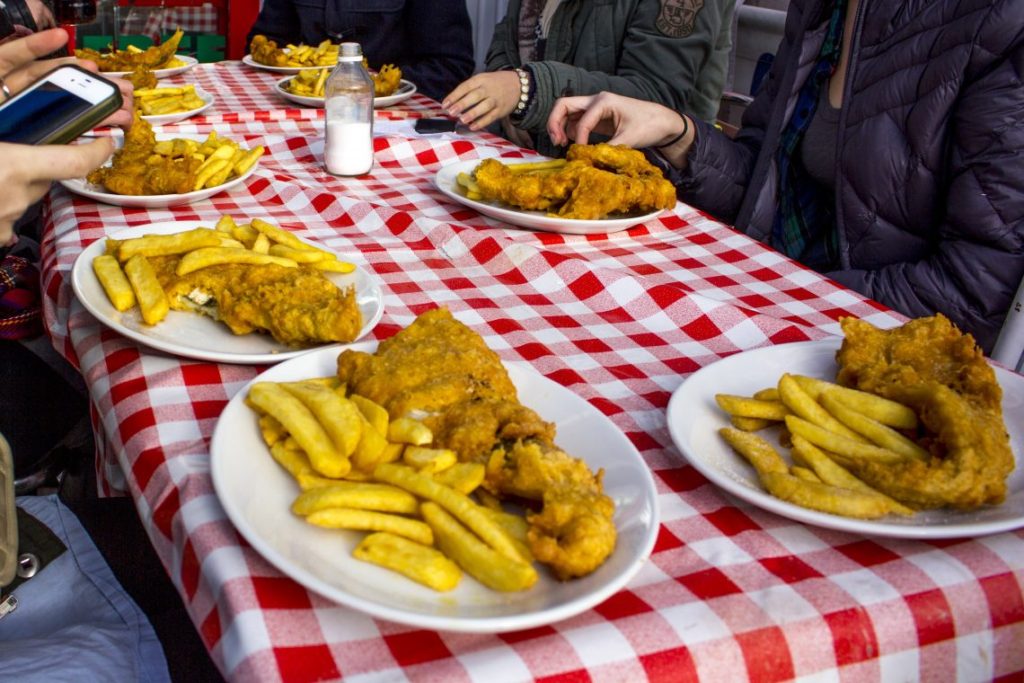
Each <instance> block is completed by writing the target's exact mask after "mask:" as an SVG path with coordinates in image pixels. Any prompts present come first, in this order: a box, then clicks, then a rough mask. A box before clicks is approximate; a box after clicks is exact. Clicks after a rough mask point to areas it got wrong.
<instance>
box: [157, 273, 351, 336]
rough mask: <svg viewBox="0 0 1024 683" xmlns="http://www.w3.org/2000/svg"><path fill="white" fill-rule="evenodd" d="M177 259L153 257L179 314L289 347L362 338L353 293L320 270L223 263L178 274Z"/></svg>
mask: <svg viewBox="0 0 1024 683" xmlns="http://www.w3.org/2000/svg"><path fill="white" fill-rule="evenodd" d="M179 260H180V257H179V256H158V257H151V258H150V263H152V265H153V268H154V270H155V271H156V274H157V279H159V280H160V284H161V285H163V288H164V290H165V291H166V292H167V298H168V299H169V300H170V304H171V308H173V309H175V310H179V311H193V312H198V313H202V314H204V315H209V316H210V317H212V318H214V319H215V320H220V321H221V322H223V323H224V324H225V325H227V326H228V328H229V329H230V330H231V331H232V332H233V333H234V334H249V333H250V332H267V333H269V334H270V335H272V336H273V337H274V339H276V340H277V341H279V342H281V343H282V344H289V345H291V346H302V345H307V344H314V343H323V342H350V341H353V340H354V339H355V338H356V337H358V336H359V330H360V329H361V328H362V324H363V323H362V315H361V313H360V311H359V306H358V305H357V303H356V295H355V291H354V289H353V288H351V287H350V288H348V289H345V290H342V289H338V287H337V286H336V285H335V284H334V283H333V282H331V281H330V280H328V279H327V278H326V277H324V275H323V274H322V273H321V272H320V271H318V270H313V269H311V268H302V267H299V268H284V267H282V266H278V265H273V264H270V265H250V264H224V265H218V266H210V267H208V268H202V269H200V270H197V271H194V272H192V273H189V274H188V275H185V276H178V275H176V274H175V272H174V271H175V268H176V267H177V265H178V261H179Z"/></svg>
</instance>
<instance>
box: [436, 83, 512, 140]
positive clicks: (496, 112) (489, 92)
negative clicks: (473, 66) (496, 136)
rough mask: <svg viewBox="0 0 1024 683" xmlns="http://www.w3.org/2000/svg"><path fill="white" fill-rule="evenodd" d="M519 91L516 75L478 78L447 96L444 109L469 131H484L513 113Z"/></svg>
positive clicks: (443, 103) (443, 105)
mask: <svg viewBox="0 0 1024 683" xmlns="http://www.w3.org/2000/svg"><path fill="white" fill-rule="evenodd" d="M519 88H520V84H519V76H518V75H517V74H516V72H515V71H491V72H488V73H482V74H477V75H476V76H473V77H471V78H469V79H467V80H465V81H463V82H462V83H460V84H459V85H458V86H456V88H455V90H452V91H451V92H450V93H448V96H447V97H445V98H444V101H443V102H442V103H441V106H442V107H443V108H444V110H445V112H447V113H448V115H449V116H452V117H454V118H457V119H458V120H459V121H460V122H462V123H464V124H466V125H467V126H469V129H470V130H481V129H483V128H486V127H487V126H489V125H491V124H492V123H494V122H495V121H497V120H498V119H501V118H504V117H506V116H508V115H509V114H511V113H512V111H513V110H514V109H515V108H516V105H517V104H519Z"/></svg>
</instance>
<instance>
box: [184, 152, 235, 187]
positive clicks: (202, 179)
mask: <svg viewBox="0 0 1024 683" xmlns="http://www.w3.org/2000/svg"><path fill="white" fill-rule="evenodd" d="M208 161H209V160H208ZM228 167H229V166H228V161H227V159H214V160H213V161H211V162H210V163H209V164H208V165H206V164H204V165H203V166H202V167H200V168H199V170H198V171H196V180H195V182H194V183H192V189H193V190H201V189H203V188H204V187H206V183H207V181H209V180H210V178H212V177H213V176H214V175H216V174H217V173H218V172H220V171H222V170H224V169H225V168H228Z"/></svg>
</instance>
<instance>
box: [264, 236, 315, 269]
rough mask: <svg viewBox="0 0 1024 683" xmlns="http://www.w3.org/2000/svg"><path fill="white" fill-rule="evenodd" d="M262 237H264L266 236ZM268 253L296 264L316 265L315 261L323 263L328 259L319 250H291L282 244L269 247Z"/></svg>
mask: <svg viewBox="0 0 1024 683" xmlns="http://www.w3.org/2000/svg"><path fill="white" fill-rule="evenodd" d="M261 235H262V233H261ZM262 236H263V237H266V235H262ZM268 253H269V254H272V255H273V256H282V257H284V258H290V259H291V260H293V261H295V262H296V263H316V262H317V261H323V260H325V259H328V258H329V257H328V254H327V252H325V251H321V250H319V249H292V248H291V247H286V246H285V245H283V244H272V245H270V248H269V251H268Z"/></svg>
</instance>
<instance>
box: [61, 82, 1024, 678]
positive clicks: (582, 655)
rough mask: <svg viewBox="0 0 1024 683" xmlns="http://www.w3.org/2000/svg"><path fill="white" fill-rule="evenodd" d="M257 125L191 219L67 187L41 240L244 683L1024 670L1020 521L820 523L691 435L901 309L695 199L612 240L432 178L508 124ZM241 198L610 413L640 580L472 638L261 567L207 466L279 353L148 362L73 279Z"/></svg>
mask: <svg viewBox="0 0 1024 683" xmlns="http://www.w3.org/2000/svg"><path fill="white" fill-rule="evenodd" d="M244 69H245V67H242V66H239V65H232V64H229V65H225V66H220V67H215V68H213V69H212V73H215V74H218V78H220V79H221V82H231V81H232V79H238V81H243V80H245V79H248V78H250V76H251V75H250V74H247V73H246V72H245V71H242V70H244ZM203 73H210V72H208V71H203V72H200V74H203ZM246 97H255V96H253V95H250V94H247V95H246ZM226 99H227V98H225V100H226ZM249 101H250V102H253V101H254V100H249ZM272 104H274V105H276V106H278V107H280V106H281V104H280V103H277V102H274V103H272ZM249 113H250V114H252V117H251V118H249V119H246V120H241V119H239V120H238V121H237V122H230V120H229V119H228V118H222V119H220V120H219V122H216V123H213V124H212V125H214V126H215V127H216V128H217V129H218V130H219V131H221V132H225V131H230V132H231V134H232V135H234V136H236V137H244V138H245V139H246V140H248V141H250V142H256V141H260V142H262V144H265V145H266V146H267V148H268V156H267V157H265V158H264V160H263V163H262V164H261V166H260V168H259V169H258V170H257V171H256V173H255V174H254V175H253V176H252V177H251V178H250V179H249V180H248V181H247V182H246V183H245V185H244V186H242V187H239V188H237V189H235V190H233V191H231V192H228V193H226V194H223V195H220V196H217V197H214V198H213V199H212V200H209V201H207V202H203V203H199V204H194V205H191V206H187V207H179V208H175V209H170V210H144V209H120V208H118V207H112V206H106V205H99V204H95V203H92V202H90V201H85V200H83V199H80V198H77V197H73V196H71V195H69V194H67V193H66V192H64V191H63V190H61V189H55V190H54V191H53V192H52V193H51V199H50V202H49V205H48V208H47V213H46V218H47V231H46V238H45V241H44V245H43V248H44V269H43V270H44V290H45V292H46V304H45V316H46V323H47V326H48V328H49V329H50V332H51V334H52V335H53V337H54V341H55V344H56V346H57V347H58V349H60V350H62V351H63V352H64V353H65V354H66V355H68V356H69V357H71V358H73V359H77V362H78V363H79V364H80V367H81V369H82V373H83V375H84V376H85V378H86V381H87V384H88V386H89V389H90V392H91V398H92V401H93V406H94V410H95V414H96V420H97V423H98V426H99V428H100V432H101V436H102V437H103V438H102V439H101V441H102V442H103V452H102V453H101V457H100V461H99V468H100V473H101V475H102V476H103V477H104V478H105V479H106V480H107V486H108V487H109V488H110V490H114V489H117V488H123V489H124V490H126V491H127V492H128V493H129V494H130V495H131V496H132V497H133V499H134V500H135V501H136V504H137V507H138V510H139V513H140V516H141V517H142V519H143V522H144V524H145V526H146V528H147V530H148V531H149V535H150V538H151V540H152V542H153V544H154V546H155V547H156V549H157V551H158V554H159V556H160V557H161V559H162V561H163V562H164V565H165V566H166V567H167V569H168V571H169V573H170V575H171V577H172V579H173V580H174V582H175V583H176V584H177V586H178V588H179V591H180V593H181V595H182V598H183V600H184V602H185V604H186V606H187V608H188V610H189V612H190V614H191V616H192V618H193V620H194V622H195V624H196V627H197V629H198V631H199V633H200V634H201V636H202V638H203V640H204V642H205V643H206V644H207V646H208V647H209V649H210V651H211V653H212V655H213V657H214V660H215V661H216V662H217V663H218V665H219V666H220V667H221V669H222V671H223V672H224V673H225V674H226V675H227V676H228V677H229V678H230V679H232V680H239V681H257V680H258V681H289V682H290V681H307V680H322V679H335V678H342V677H344V678H346V679H347V680H354V681H384V680H387V681H391V680H410V681H421V680H422V681H481V682H484V681H486V682H487V683H490V682H491V681H521V680H528V679H543V680H550V681H566V682H568V681H583V680H596V681H632V680H640V679H645V678H646V679H650V680H657V681H679V680H695V679H698V678H702V679H706V680H715V681H717V680H739V679H751V680H757V681H776V680H788V679H794V678H796V679H805V680H809V679H814V680H817V679H828V680H838V679H848V680H865V679H869V680H877V679H883V680H891V679H900V680H903V679H908V680H915V679H918V680H948V679H951V678H958V679H963V680H991V679H1000V678H1002V679H1004V680H1009V679H1013V678H1016V679H1017V680H1019V678H1020V676H1021V675H1024V647H1022V645H1021V644H1022V643H1024V531H1017V532H1010V533H1002V534H997V535H993V536H988V537H984V538H979V539H975V540H970V539H966V540H958V541H941V542H938V541H936V542H921V541H904V540H891V539H881V538H870V537H862V536H858V535H853V534H847V533H842V532H838V531H829V530H825V529H821V528H816V527H810V526H805V525H803V524H800V523H797V522H793V521H790V520H788V519H785V518H782V517H778V516H776V515H774V514H771V513H768V512H765V511H762V510H760V509H759V508H756V507H753V506H750V505H747V504H745V503H742V502H739V501H737V500H736V499H734V498H731V497H730V496H728V495H726V494H724V493H723V492H722V491H721V490H720V489H718V488H717V487H716V486H714V485H712V484H710V483H709V482H708V481H707V480H706V479H704V478H703V477H702V476H701V475H700V474H698V473H697V471H696V470H694V469H693V468H692V467H690V466H689V465H687V464H686V463H685V461H684V459H683V458H682V456H681V455H680V453H679V452H678V451H677V450H676V449H675V447H674V446H673V444H672V441H671V438H670V436H669V433H668V429H667V426H666V422H665V408H666V405H667V402H668V399H669V396H670V394H671V392H672V391H673V390H674V389H675V388H676V387H677V386H679V384H680V383H681V382H682V380H683V379H684V378H685V377H686V376H687V375H688V374H689V373H691V372H693V371H695V370H697V369H698V368H700V367H703V366H705V365H707V364H709V363H712V362H714V361H715V360H718V359H720V358H723V357H725V356H728V355H729V354H732V353H734V352H736V351H739V350H744V349H751V348H755V347H758V346H763V345H769V344H780V343H785V342H790V341H798V340H805V339H817V338H822V337H825V336H827V335H830V334H835V333H837V332H838V325H837V323H836V320H837V318H838V317H839V316H841V315H856V316H860V317H864V318H867V319H869V320H872V321H874V322H876V323H879V324H887V323H892V322H894V321H895V320H897V318H896V316H893V315H892V314H890V313H889V312H887V311H886V310H885V309H884V308H882V307H880V306H878V305H877V304H874V303H872V302H870V301H866V300H865V299H864V298H863V297H861V296H859V295H857V294H855V293H852V292H850V291H848V290H845V289H842V288H841V287H839V286H837V285H835V284H834V283H832V282H830V281H827V280H825V279H824V278H822V277H821V276H820V275H818V274H816V273H814V272H811V271H808V270H806V269H804V268H803V267H800V266H798V265H796V264H794V263H793V262H791V261H790V260H788V259H786V258H784V257H782V256H780V255H778V254H777V253H775V252H773V251H771V250H770V249H767V248H765V247H764V246H762V245H760V244H758V243H756V242H753V241H752V240H750V239H749V238H747V237H745V236H743V235H740V234H738V233H736V232H735V231H733V230H731V229H730V228H728V227H726V226H724V225H722V224H720V223H717V222H715V221H713V220H711V219H710V218H708V217H707V216H705V215H703V214H701V213H699V212H697V211H694V210H692V209H689V208H687V207H684V206H680V207H679V208H678V209H677V210H676V211H675V212H674V213H672V214H669V215H666V216H664V217H662V218H659V219H656V220H652V221H650V222H648V223H646V224H644V225H642V226H638V227H636V228H633V229H631V230H629V231H627V232H623V233H618V234H612V235H603V236H591V237H580V236H565V235H556V234H551V233H542V232H531V231H525V230H516V229H511V228H509V227H507V226H503V225H502V224H500V223H497V222H495V221H491V220H489V219H484V218H481V217H480V216H478V215H477V214H475V213H474V212H472V211H468V210H466V209H464V208H462V207H460V206H457V205H455V204H452V203H451V202H449V201H447V200H446V199H445V198H444V197H443V196H442V195H441V194H440V193H439V192H437V190H436V189H434V188H433V185H432V178H433V175H434V173H435V172H436V171H437V170H438V169H439V168H440V167H442V166H443V165H444V164H446V163H449V162H452V161H455V160H460V159H475V158H481V157H485V156H492V155H496V154H501V155H506V156H509V155H521V153H522V151H521V150H518V149H517V148H515V147H513V146H512V145H510V144H509V143H506V142H503V141H499V140H497V139H496V138H493V137H490V136H470V137H466V136H446V137H442V138H437V137H433V138H414V137H406V136H404V135H402V134H401V131H402V130H403V129H402V128H401V124H402V123H403V122H401V121H398V122H394V125H393V126H392V127H391V128H387V126H384V125H382V126H381V128H387V130H386V131H385V134H383V135H381V136H380V137H378V139H377V140H376V145H375V147H376V164H375V167H374V170H373V171H372V172H371V173H370V174H369V175H368V176H365V177H360V178H355V179H351V178H349V179H344V178H335V177H333V176H329V175H327V174H325V173H323V171H322V170H321V167H320V160H319V153H320V152H319V150H320V148H321V143H320V142H319V140H320V137H321V128H320V124H319V123H317V122H313V121H306V120H302V119H291V118H289V117H288V116H283V115H281V114H280V112H279V111H273V110H250V111H249ZM190 125H193V124H187V125H186V126H185V129H189V126H190ZM378 132H380V131H378ZM222 213H230V214H232V215H233V216H235V217H236V218H237V219H247V218H250V217H262V218H267V219H269V220H272V221H275V222H277V223H279V224H282V225H284V226H286V227H287V228H289V229H291V230H295V231H296V232H299V233H300V234H302V235H303V236H305V237H309V238H311V239H315V240H317V241H319V242H323V243H325V244H326V245H327V246H328V247H330V248H332V249H334V250H336V251H339V252H342V253H345V254H351V255H352V258H353V259H354V260H356V261H357V262H358V263H360V264H361V265H362V266H365V267H366V268H367V270H368V271H369V272H370V273H372V274H373V276H374V277H376V278H377V279H379V280H380V281H381V283H382V284H383V290H384V298H385V313H384V318H383V320H382V322H381V324H380V325H379V326H378V327H377V328H376V330H375V331H374V333H373V335H374V336H375V337H376V338H386V337H388V336H390V335H391V334H393V333H394V332H395V331H397V330H398V329H399V328H400V327H401V326H405V325H407V324H409V323H410V322H411V321H412V320H413V318H414V317H415V315H417V314H418V313H420V312H422V311H423V310H425V309H428V308H431V307H434V306H438V305H443V306H447V307H448V308H450V309H451V310H452V311H453V313H455V315H456V316H457V317H459V318H460V319H462V320H464V321H466V322H468V323H469V324H470V325H471V326H472V327H473V328H474V329H475V330H476V331H477V332H479V333H480V334H481V335H482V336H483V337H484V339H485V340H486V341H487V343H488V345H489V346H490V347H491V348H493V349H495V350H496V351H497V352H498V353H499V354H500V355H501V356H502V357H503V358H504V359H506V360H525V361H528V362H529V363H530V364H531V365H532V366H533V367H534V368H535V369H537V370H538V371H539V372H541V373H543V374H544V375H546V376H548V377H550V378H553V379H555V380H556V381H558V382H559V383H561V384H563V385H564V386H566V387H568V388H569V389H571V390H572V391H574V392H576V393H578V394H579V395H580V396H582V397H584V398H585V399H587V400H588V401H590V402H591V403H592V404H593V405H594V406H596V407H597V408H598V409H600V410H601V411H602V412H603V413H604V414H605V415H606V416H608V418H609V419H610V420H611V421H612V422H613V423H614V424H615V425H617V426H618V427H619V428H620V429H621V430H622V431H623V432H624V433H625V434H626V435H627V437H629V438H630V440H631V441H632V442H633V443H634V444H635V445H636V446H637V448H638V449H639V450H640V452H641V453H642V455H643V457H644V459H645V461H646V462H647V464H648V465H649V466H650V468H651V470H652V471H653V472H654V474H655V479H656V482H657V487H658V492H659V505H660V512H661V529H660V533H659V536H658V541H657V544H656V546H655V549H654V553H653V555H652V557H651V559H650V561H648V562H647V563H646V565H645V566H644V567H643V569H642V570H641V571H640V573H639V574H638V575H637V576H636V577H635V578H634V579H633V580H632V581H631V582H630V583H629V584H628V585H627V587H626V588H625V589H624V590H622V591H621V592H620V593H618V594H617V595H615V596H613V597H612V598H610V599H608V600H607V601H605V602H604V603H602V604H601V605H599V606H597V607H596V608H594V609H593V610H590V611H588V612H586V613H584V614H581V615H579V616H577V617H575V618H572V619H569V620H566V621H563V622H559V623H555V624H551V625H549V626H544V627H540V628H535V629H531V630H528V631H523V632H517V633H509V634H502V635H473V634H455V633H444V632H433V631H425V630H422V629H416V628H412V627H408V626H403V625H399V624H395V623H390V622H386V621H381V620H377V619H374V618H371V617H369V616H367V615H365V614H362V613H359V612H356V611H353V610H351V609H348V608H345V607H341V606H339V605H336V604H334V603H331V602H329V601H327V600H325V599H323V598H321V597H319V596H318V595H316V594H314V593H310V592H309V591H307V590H305V589H304V588H302V587H301V586H299V585H298V584H296V583H295V582H293V581H292V580H290V579H288V578H287V577H285V576H283V575H282V574H281V573H279V572H278V571H277V570H275V569H274V568H273V567H272V566H270V565H269V564H268V563H267V562H266V561H265V560H263V559H262V557H261V556H260V555H259V554H258V553H256V552H255V551H254V550H253V549H252V548H251V547H250V546H249V545H248V544H247V543H245V542H244V541H243V540H242V539H241V537H240V536H239V534H238V533H237V532H236V531H235V529H234V527H233V526H232V525H231V523H230V522H229V521H228V520H227V518H226V516H225V513H224V511H223V509H222V508H221V506H220V504H219V503H218V500H217V497H216V495H215V493H214V490H213V486H212V483H211V479H210V472H209V440H210V437H211V435H212V433H213V429H214V426H215V424H216V422H217V418H218V415H219V414H220V412H221V410H222V409H223V408H224V406H225V404H226V402H227V401H228V400H229V399H230V398H231V397H232V396H233V395H234V394H235V393H236V392H237V391H238V390H239V389H240V388H241V387H242V386H243V384H244V383H246V382H247V381H249V380H250V379H252V378H253V377H254V376H255V375H256V374H257V373H258V372H259V371H260V370H261V369H262V368H257V367H249V366H244V365H219V364H215V363H205V362H198V361H192V360H187V359H181V358H176V357H173V356H169V355H164V354H160V353H156V352H153V351H151V350H148V349H147V348H145V347H142V346H139V345H138V344H136V343H134V342H132V341H130V340H128V339H125V338H124V337H122V336H120V335H119V334H117V333H115V332H113V331H111V330H109V329H107V328H105V327H104V326H103V325H101V324H100V323H99V322H97V320H96V319H94V318H93V317H92V316H91V315H90V314H88V313H87V312H86V311H85V310H84V309H83V308H82V306H81V304H79V303H78V302H77V301H76V300H75V299H74V296H73V294H72V293H71V289H70V286H69V283H68V273H69V271H70V268H71V266H72V264H73V262H74V260H75V258H76V257H77V255H78V254H79V253H80V252H81V251H82V249H83V248H84V247H85V246H87V245H88V244H90V243H91V242H93V241H94V240H97V239H101V238H103V237H104V236H105V235H107V234H110V233H112V232H116V231H118V230H120V229H122V228H124V227H126V226H129V225H139V224H145V223H148V222H153V221H162V220H191V219H202V220H206V221H211V223H212V221H214V220H215V219H216V218H217V217H218V216H219V215H221V214H222Z"/></svg>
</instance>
